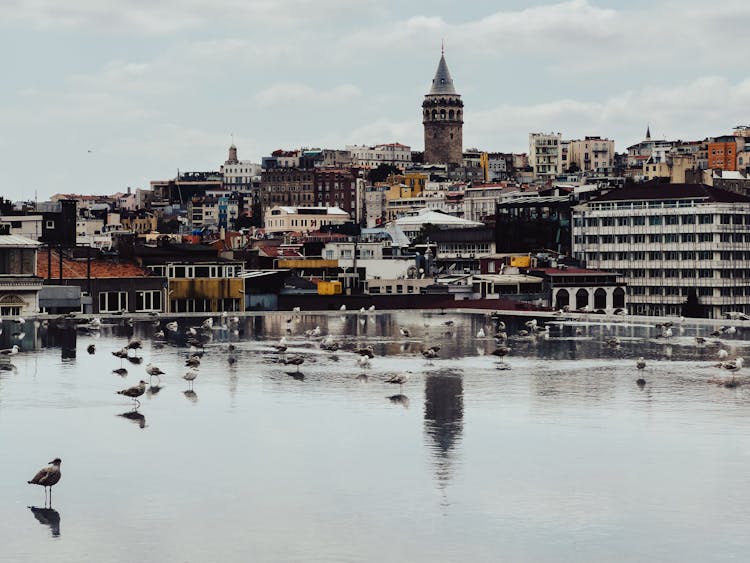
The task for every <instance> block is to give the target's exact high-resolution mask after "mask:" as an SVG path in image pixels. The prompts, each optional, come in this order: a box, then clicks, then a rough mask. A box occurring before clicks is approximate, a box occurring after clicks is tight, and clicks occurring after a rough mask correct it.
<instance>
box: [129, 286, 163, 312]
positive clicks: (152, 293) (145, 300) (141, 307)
mask: <svg viewBox="0 0 750 563" xmlns="http://www.w3.org/2000/svg"><path fill="white" fill-rule="evenodd" d="M135 310H136V312H139V311H161V291H159V290H158V289H155V290H144V291H136V292H135Z"/></svg>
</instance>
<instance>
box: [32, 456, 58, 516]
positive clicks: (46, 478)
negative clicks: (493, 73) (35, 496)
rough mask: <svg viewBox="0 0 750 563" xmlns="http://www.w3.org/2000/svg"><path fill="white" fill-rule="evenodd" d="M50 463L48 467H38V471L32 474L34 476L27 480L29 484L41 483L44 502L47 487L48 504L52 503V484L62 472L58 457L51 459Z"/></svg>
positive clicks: (45, 500)
mask: <svg viewBox="0 0 750 563" xmlns="http://www.w3.org/2000/svg"><path fill="white" fill-rule="evenodd" d="M49 463H50V465H49V466H48V467H45V468H43V469H40V470H39V472H38V473H37V474H36V475H34V478H33V479H31V480H30V481H27V482H28V484H29V485H41V486H42V487H44V502H45V503H46V502H47V487H49V503H50V506H51V505H52V485H55V484H56V483H57V482H58V481H59V480H60V477H61V476H62V473H60V464H61V463H62V460H61V459H60V458H59V457H56V458H55V459H53V460H52V461H50V462H49Z"/></svg>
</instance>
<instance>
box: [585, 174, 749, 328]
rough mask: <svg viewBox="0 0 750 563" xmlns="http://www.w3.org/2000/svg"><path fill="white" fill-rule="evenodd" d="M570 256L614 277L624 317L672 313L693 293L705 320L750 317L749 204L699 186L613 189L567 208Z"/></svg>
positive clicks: (662, 185) (736, 196)
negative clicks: (623, 297) (618, 279)
mask: <svg viewBox="0 0 750 563" xmlns="http://www.w3.org/2000/svg"><path fill="white" fill-rule="evenodd" d="M573 254H574V256H575V257H576V258H577V259H578V260H579V261H580V262H581V263H582V264H585V266H586V267H587V268H593V269H598V270H609V271H614V272H618V273H621V274H622V276H623V280H624V281H625V282H627V285H628V290H629V312H630V313H631V314H641V315H679V314H680V313H681V311H682V306H683V304H684V303H685V301H686V299H687V296H688V295H689V293H690V292H691V291H693V290H694V291H695V292H696V293H697V296H698V298H699V301H700V304H701V305H703V306H704V307H705V310H706V313H707V314H708V316H709V317H711V318H720V317H721V316H722V314H723V313H725V312H729V311H741V312H744V313H750V198H748V197H745V196H742V195H739V194H736V193H733V192H728V191H725V190H720V189H718V188H713V187H710V186H706V185H702V184H656V185H653V184H652V185H640V186H635V187H629V188H622V189H618V190H613V191H611V192H609V193H607V194H605V195H603V196H601V197H599V198H596V199H593V200H591V201H589V202H586V203H583V204H580V205H577V206H576V207H575V208H574V210H573Z"/></svg>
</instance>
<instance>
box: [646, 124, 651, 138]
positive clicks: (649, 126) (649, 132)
mask: <svg viewBox="0 0 750 563" xmlns="http://www.w3.org/2000/svg"><path fill="white" fill-rule="evenodd" d="M646 140H647V141H650V140H651V124H650V123H649V124H647V125H646Z"/></svg>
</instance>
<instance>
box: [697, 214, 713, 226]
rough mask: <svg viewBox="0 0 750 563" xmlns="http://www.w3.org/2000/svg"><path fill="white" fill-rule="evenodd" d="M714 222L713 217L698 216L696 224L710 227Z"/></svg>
mask: <svg viewBox="0 0 750 563" xmlns="http://www.w3.org/2000/svg"><path fill="white" fill-rule="evenodd" d="M713 222H714V216H713V215H698V224H699V225H710V224H711V223H713Z"/></svg>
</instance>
